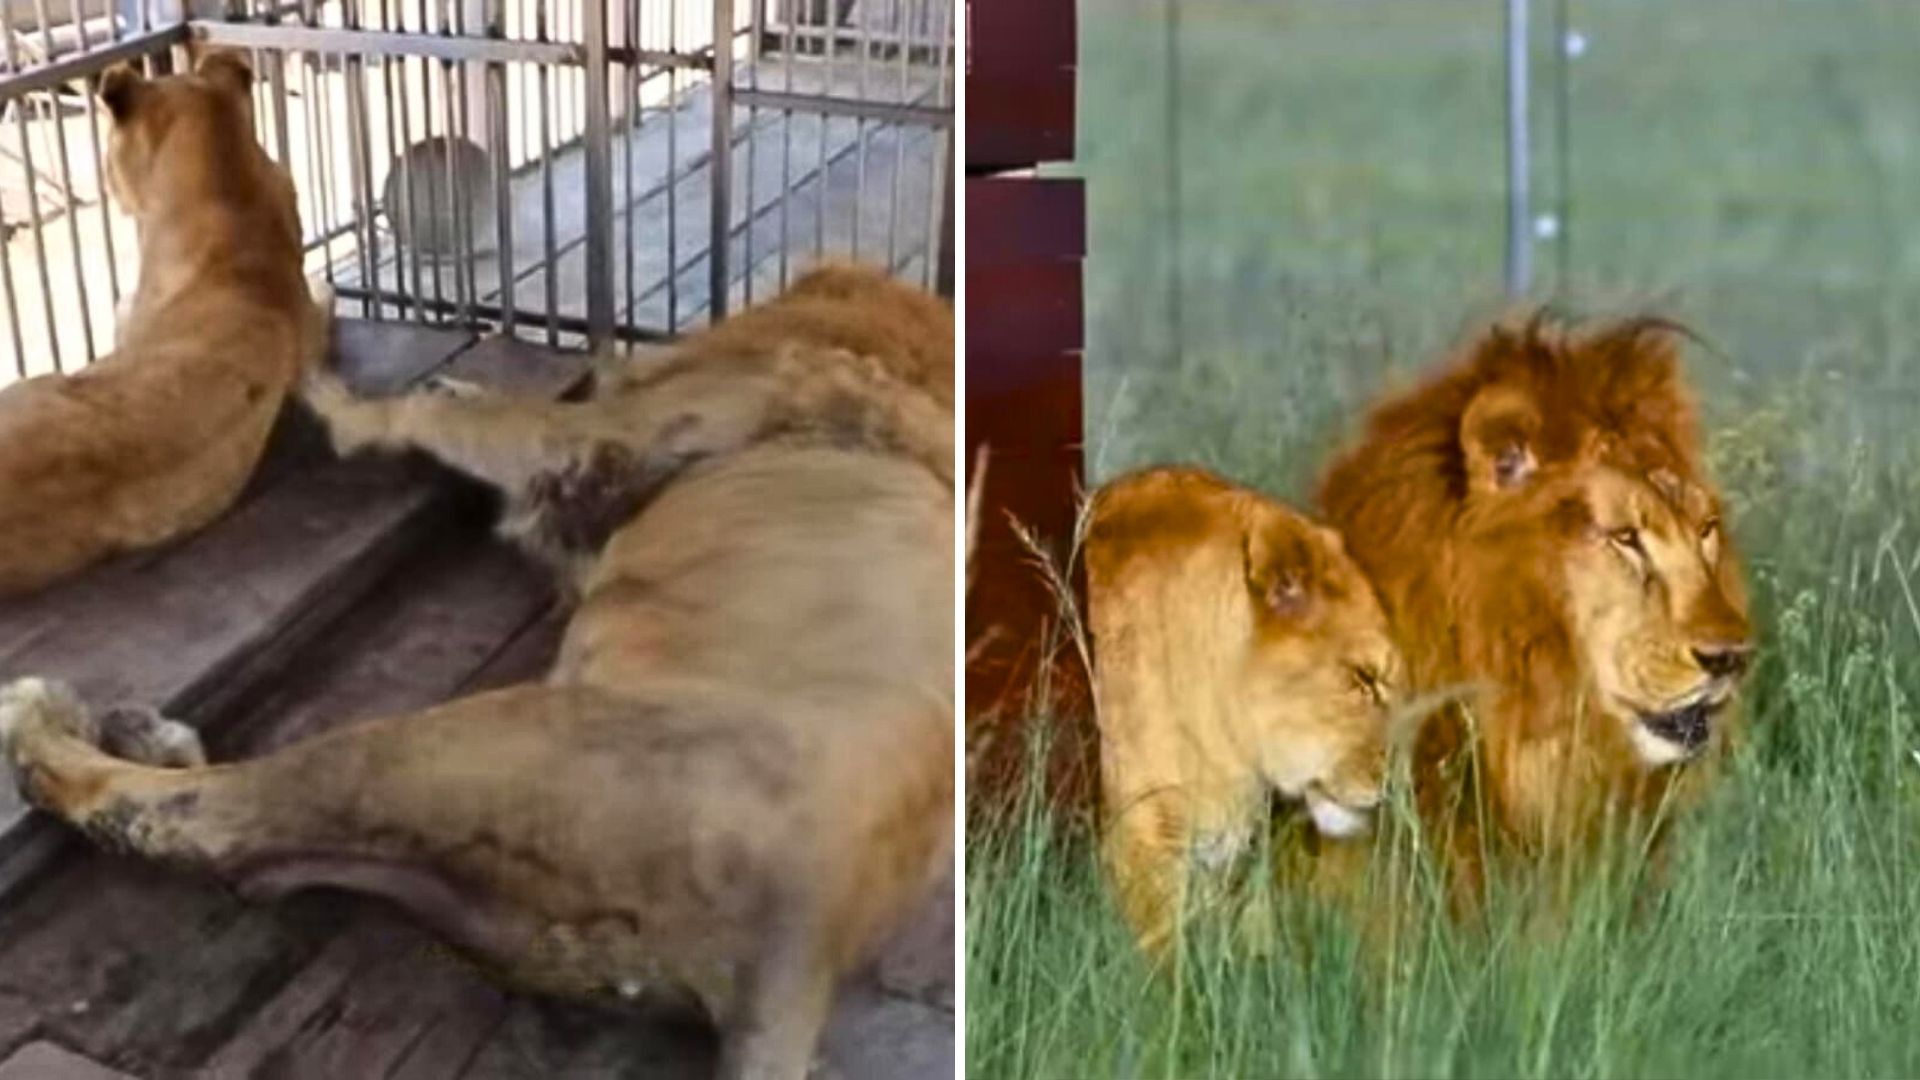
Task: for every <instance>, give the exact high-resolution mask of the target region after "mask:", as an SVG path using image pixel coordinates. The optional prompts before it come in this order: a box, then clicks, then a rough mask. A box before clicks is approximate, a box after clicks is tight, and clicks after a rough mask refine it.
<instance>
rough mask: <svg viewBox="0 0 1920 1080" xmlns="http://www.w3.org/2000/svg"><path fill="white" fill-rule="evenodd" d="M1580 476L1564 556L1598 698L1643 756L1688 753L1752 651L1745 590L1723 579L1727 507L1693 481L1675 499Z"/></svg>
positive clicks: (1633, 483) (1611, 475)
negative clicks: (1689, 496) (1717, 507)
mask: <svg viewBox="0 0 1920 1080" xmlns="http://www.w3.org/2000/svg"><path fill="white" fill-rule="evenodd" d="M1582 479H1583V483H1582V485H1581V486H1582V488H1583V491H1582V498H1581V500H1580V501H1579V502H1578V503H1577V504H1575V505H1576V506H1577V507H1578V508H1579V509H1578V510H1574V511H1573V513H1574V514H1575V515H1576V516H1574V517H1573V518H1572V521H1571V522H1570V524H1577V527H1576V528H1575V529H1574V531H1572V532H1571V533H1570V534H1569V535H1567V536H1565V537H1564V540H1565V542H1566V546H1565V548H1564V551H1563V556H1562V557H1563V559H1564V560H1565V570H1564V572H1565V574H1566V585H1567V589H1566V593H1565V596H1566V603H1567V607H1568V612H1567V614H1568V617H1569V621H1570V622H1571V624H1572V625H1573V626H1574V627H1575V629H1576V633H1575V638H1576V640H1578V641H1579V642H1580V649H1581V652H1582V654H1583V659H1584V664H1585V667H1586V669H1587V673H1588V676H1589V678H1590V679H1591V680H1592V683H1593V689H1594V691H1595V692H1596V696H1597V698H1598V703H1599V705H1600V708H1601V710H1602V711H1603V712H1604V713H1605V714H1607V715H1608V716H1610V717H1611V718H1613V719H1614V720H1616V721H1618V722H1619V723H1622V724H1624V725H1625V730H1626V733H1627V736H1628V738H1629V739H1630V740H1631V742H1632V744H1633V747H1634V749H1635V750H1636V751H1637V752H1638V753H1639V755H1640V758H1641V760H1643V761H1644V762H1646V763H1647V764H1649V765H1664V764H1668V763H1670V762H1674V761H1680V760H1683V759H1686V758H1690V757H1692V756H1694V755H1696V754H1698V753H1699V752H1700V751H1701V749H1702V748H1704V747H1705V746H1706V744H1707V740H1708V739H1709V737H1710V736H1711V735H1712V722H1713V719H1714V717H1715V716H1716V715H1717V714H1718V713H1720V712H1721V711H1722V710H1723V709H1725V707H1726V706H1727V704H1728V703H1729V702H1730V701H1731V700H1732V698H1733V694H1734V691H1735V690H1736V689H1737V688H1738V686H1739V682H1740V679H1741V677H1742V676H1743V675H1744V674H1745V672H1746V668H1747V660H1748V657H1749V655H1750V653H1751V651H1752V642H1751V629H1750V627H1749V625H1748V622H1747V613H1746V606H1745V603H1744V597H1741V596H1739V595H1738V590H1736V589H1729V588H1727V587H1726V585H1725V584H1724V583H1725V582H1726V580H1727V579H1728V576H1729V575H1728V571H1729V569H1730V563H1731V556H1730V553H1729V552H1728V551H1727V550H1726V547H1727V545H1726V541H1725V536H1724V535H1723V527H1722V525H1721V522H1720V517H1719V514H1718V513H1717V512H1715V511H1714V510H1713V509H1712V504H1711V501H1710V500H1708V499H1707V498H1706V497H1705V495H1704V493H1700V492H1699V490H1698V489H1697V488H1695V489H1694V491H1695V499H1693V500H1676V499H1673V498H1671V497H1670V496H1668V495H1667V494H1665V493H1663V492H1661V491H1660V490H1659V487H1660V485H1659V484H1657V483H1655V482H1654V481H1653V480H1651V479H1646V480H1642V479H1636V478H1633V477H1631V476H1630V475H1628V474H1625V473H1622V472H1619V471H1616V470H1614V469H1611V468H1607V467H1595V468H1592V469H1590V470H1588V471H1587V475H1586V476H1584V477H1583V478H1582ZM1675 494H1679V492H1678V491H1677V490H1676V491H1675ZM1689 501H1691V502H1692V503H1693V505H1688V502H1689ZM1582 511H1584V512H1582ZM1736 579H1737V576H1736Z"/></svg>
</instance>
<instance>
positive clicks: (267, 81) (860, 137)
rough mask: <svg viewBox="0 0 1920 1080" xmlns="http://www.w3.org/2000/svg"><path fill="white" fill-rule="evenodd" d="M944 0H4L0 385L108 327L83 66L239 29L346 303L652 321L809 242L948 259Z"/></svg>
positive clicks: (921, 261)
mask: <svg viewBox="0 0 1920 1080" xmlns="http://www.w3.org/2000/svg"><path fill="white" fill-rule="evenodd" d="M954 2H955V0H291V2H288V0H230V2H228V3H226V4H225V5H224V6H215V7H213V8H207V7H204V6H202V5H203V4H204V0H185V4H184V6H183V3H182V0H0V11H3V12H4V13H5V21H4V24H0V33H4V42H0V50H3V51H0V237H4V240H3V241H0V316H4V319H5V327H6V329H5V330H3V331H0V348H5V349H7V350H9V352H8V354H7V355H5V356H0V383H4V382H6V381H11V380H12V379H15V378H19V377H24V376H26V375H31V374H39V373H41V372H45V371H58V370H72V369H73V368H74V367H77V366H79V365H80V364H82V363H85V362H87V361H90V360H91V359H93V358H94V357H96V356H99V355H101V354H103V353H105V352H106V351H108V350H109V348H110V347H111V339H112V327H113V319H112V313H113V308H114V305H115V304H116V303H117V302H118V300H119V298H120V296H121V295H122V294H123V293H124V292H126V291H128V290H129V289H130V288H131V287H132V277H133V272H134V268H135V267H136V266H137V252H136V249H135V241H134V235H133V227H132V223H131V221H130V220H129V219H127V218H125V217H123V216H120V215H118V214H116V213H114V212H111V211H109V209H108V208H107V206H106V199H105V194H104V189H103V187H102V169H101V161H102V154H103V150H104V148H105V144H106V129H105V124H106V117H105V115H104V110H103V109H100V108H98V107H97V106H96V104H95V102H94V101H93V99H92V97H91V95H90V94H89V93H88V92H87V89H86V85H85V81H84V80H86V79H87V78H88V77H89V76H91V75H94V74H96V73H98V72H100V71H101V70H103V69H105V68H106V67H108V66H110V65H112V64H113V63H116V62H118V61H122V60H130V61H134V62H137V63H143V64H145V65H146V66H147V67H148V69H149V71H155V70H158V69H166V68H169V67H177V66H179V65H181V64H184V63H185V60H186V54H185V49H186V47H187V46H188V44H189V43H190V42H205V43H208V44H211V45H218V46H227V47H240V48H245V49H249V50H251V52H252V56H253V61H254V72H255V75H256V77H257V79H256V91H255V110H254V111H255V117H256V124H257V126H258V130H259V135H260V138H261V141H262V143H263V144H264V145H265V146H266V147H267V149H268V152H269V153H271V154H272V155H273V156H274V157H275V158H276V159H277V160H279V161H280V162H281V163H283V164H285V165H286V166H287V167H288V169H289V170H290V171H291V172H292V174H293V176H294V179H295V184H296V187H297V188H298V190H299V194H300V201H301V206H300V210H301V220H302V222H303V224H304V227H305V230H306V233H307V249H308V256H309V265H308V269H309V272H310V273H312V274H313V275H315V276H324V277H325V278H326V279H327V280H329V281H330V282H332V283H333V285H334V286H335V288H336V290H337V292H338V294H339V296H340V297H341V298H342V300H343V303H342V310H343V313H346V314H355V315H360V316H363V317H365V318H370V319H389V320H393V319H397V320H410V321H417V322H421V323H457V324H461V325H469V326H491V327H496V328H498V329H500V330H502V331H504V332H507V333H515V334H519V335H521V336H523V337H531V338H534V339H536V340H544V341H546V342H548V343H550V344H554V345H577V344H582V343H588V344H592V343H598V342H599V341H602V340H605V339H607V338H610V337H619V338H625V339H630V340H647V339H658V338H664V337H668V336H671V335H673V334H675V333H678V332H680V331H683V330H685V329H687V328H688V327H690V326H695V325H698V324H700V323H702V322H704V321H705V320H708V319H711V318H716V317H719V316H721V315H724V314H725V312H726V311H727V310H728V309H729V307H735V306H738V305H740V304H742V303H747V302H751V301H753V300H754V299H755V298H756V297H760V296H764V295H766V294H768V293H770V292H772V291H777V290H778V289H779V288H780V287H781V286H782V285H783V284H784V283H785V282H786V281H787V280H788V278H789V277H790V276H791V275H792V274H793V273H794V272H795V270H796V268H798V267H803V266H804V265H805V264H806V263H808V262H810V261H812V260H814V259H816V258H820V257H825V256H836V255H837V256H851V257H854V258H858V259H862V260H866V261H872V262H884V263H885V264H886V265H888V266H890V267H892V269H893V270H894V272H895V273H897V274H899V275H901V276H903V277H907V278H909V279H911V280H915V281H918V282H921V283H923V284H927V285H929V286H933V285H936V284H939V285H944V284H945V283H947V282H950V280H951V274H952V245H951V242H950V237H951V222H950V215H951V212H952V205H953V178H952V156H953V136H952V133H953V42H954V14H953V5H954Z"/></svg>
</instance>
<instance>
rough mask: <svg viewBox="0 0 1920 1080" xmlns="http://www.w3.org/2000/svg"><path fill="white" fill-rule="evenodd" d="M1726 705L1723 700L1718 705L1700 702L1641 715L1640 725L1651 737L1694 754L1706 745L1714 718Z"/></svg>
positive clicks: (1710, 702) (1712, 702)
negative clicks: (1653, 736) (1663, 740)
mask: <svg viewBox="0 0 1920 1080" xmlns="http://www.w3.org/2000/svg"><path fill="white" fill-rule="evenodd" d="M1726 703H1727V699H1725V698H1722V699H1721V700H1719V701H1711V700H1708V699H1705V698H1702V699H1701V700H1699V701H1696V702H1694V703H1693V704H1691V705H1683V706H1681V707H1680V708H1678V709H1670V710H1668V711H1667V712H1662V713H1641V714H1640V723H1641V726H1643V727H1645V728H1646V729H1647V731H1648V732H1650V733H1652V734H1653V735H1655V736H1657V737H1659V738H1662V739H1665V740H1666V741H1668V742H1670V743H1673V744H1674V745H1676V746H1679V747H1682V748H1683V749H1685V750H1686V752H1687V753H1688V754H1694V753H1697V752H1698V751H1699V750H1700V748H1701V747H1703V746H1705V745H1707V739H1708V737H1710V736H1711V735H1712V734H1713V717H1714V715H1715V714H1716V713H1718V712H1719V711H1720V710H1721V708H1722V707H1724V706H1725V705H1726Z"/></svg>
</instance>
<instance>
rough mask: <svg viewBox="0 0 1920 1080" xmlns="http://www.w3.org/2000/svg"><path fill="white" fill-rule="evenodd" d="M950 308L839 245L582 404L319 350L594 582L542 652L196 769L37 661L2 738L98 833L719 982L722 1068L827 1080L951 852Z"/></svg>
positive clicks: (375, 404)
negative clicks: (384, 712)
mask: <svg viewBox="0 0 1920 1080" xmlns="http://www.w3.org/2000/svg"><path fill="white" fill-rule="evenodd" d="M952 333H953V319H952V314H951V311H950V309H949V308H947V307H946V305H945V304H944V303H942V302H940V301H938V300H937V299H935V298H932V297H930V296H927V295H925V294H922V293H919V292H917V291H915V290H912V289H909V288H908V287H906V286H904V285H900V284H898V283H895V282H893V281H891V280H889V279H887V278H885V277H884V276H882V275H881V274H879V273H878V272H873V271H867V270H863V269H857V268H838V267H836V268H829V269H823V270H819V271H816V272H814V273H812V274H810V275H808V276H806V277H803V278H801V279H800V280H799V281H798V282H797V283H796V284H795V285H794V287H793V288H792V289H791V290H790V291H788V292H787V293H786V294H785V295H783V296H781V297H779V298H777V299H775V300H773V301H772V302H770V303H768V304H766V305H764V306H762V307H759V308H757V309H753V310H749V311H747V312H745V313H743V314H741V315H740V316H738V317H737V318H735V319H733V320H732V321H730V322H726V323H723V324H722V325H720V326H718V327H717V328H715V329H712V330H710V331H708V332H706V333H704V334H700V335H698V336H696V337H694V338H692V339H690V340H688V341H687V342H685V343H684V344H683V345H681V346H679V347H677V348H675V349H673V350H672V351H671V352H670V354H669V355H668V356H667V358H666V359H665V361H664V362H663V363H661V364H660V365H658V366H657V367H656V368H654V369H653V370H651V371H649V372H647V373H645V374H642V375H637V376H635V377H633V378H631V379H624V378H621V377H618V376H615V377H613V378H610V379H608V380H606V381H605V382H603V384H602V385H601V387H600V391H599V393H598V394H597V395H596V396H594V397H593V398H592V399H591V400H589V401H585V402H580V403H572V404H568V403H548V402H543V401H532V400H516V399H512V398H507V397H490V396H485V395H482V396H479V397H466V396H459V395H448V394H446V393H439V392H434V391H428V392H423V393H417V394H415V395H412V396H406V397H401V398H396V399H387V400H356V399H354V398H352V397H351V396H349V395H348V394H347V392H346V391H345V389H344V388H343V387H341V386H340V385H339V384H338V383H337V382H335V381H334V380H333V379H332V377H331V376H330V375H319V376H316V377H315V378H314V379H313V381H312V383H311V384H310V387H309V397H310V399H311V400H312V401H314V403H315V405H316V407H317V408H318V411H319V412H320V413H321V415H322V416H323V417H325V418H326V419H327V420H328V421H329V422H330V424H331V428H332V431H333V435H334V438H335V440H336V444H337V445H339V446H340V447H341V449H343V450H349V449H354V448H358V447H360V446H363V445H378V446H386V447H402V446H411V447H417V448H419V449H422V450H425V451H427V452H428V453H431V454H434V455H436V456H439V457H441V458H442V459H444V460H446V461H448V462H450V463H452V464H454V465H456V466H458V467H460V468H462V469H465V470H467V471H469V472H471V473H473V474H474V475H476V476H479V477H481V478H483V479H486V480H488V481H491V482H492V483H493V484H495V485H497V486H498V487H499V488H501V489H502V491H503V492H504V493H505V495H506V498H507V502H508V509H507V519H506V522H507V525H508V526H509V528H510V529H511V530H512V531H513V532H514V533H515V534H516V535H518V536H520V537H522V538H523V539H525V540H526V541H528V542H529V543H530V544H531V545H532V546H533V547H534V548H535V549H536V550H537V551H539V552H540V553H541V554H542V555H544V556H546V557H548V558H550V559H553V560H555V561H556V562H557V563H558V564H559V565H560V566H562V567H563V568H564V569H565V570H566V571H567V572H568V573H569V574H570V575H571V577H572V584H573V588H574V591H575V592H576V594H577V597H578V601H577V608H576V610H575V611H574V613H573V615H572V617H571V620H570V622H569V623H568V625H567V628H566V631H565V635H564V638H563V641H562V643H561V647H560V652H559V655H558V657H557V659H556V661H555V663H554V665H553V668H552V670H551V671H550V672H549V673H548V675H547V677H546V678H545V679H544V680H542V681H540V682H535V683H529V684H526V685H522V686H515V687H511V688H507V689H503V690H498V691H493V692H489V693H483V694H479V695H476V696H473V697H469V698H465V699H463V700H458V701H454V702H451V703H449V704H446V705H443V706H440V707H438V708H433V709H428V710H427V711H425V712H422V713H419V714H417V715H412V716H399V717H392V718H389V719H385V720H376V721H374V722H371V723H368V724H365V725H361V726H356V727H352V728H348V729H345V730H342V731H338V732H336V733H333V734H330V735H327V736H324V737H321V738H317V739H314V740H312V741H310V742H307V743H303V744H297V745H294V746H292V747H289V748H287V749H285V750H283V751H281V752H279V753H276V754H273V755H270V756H268V757H264V758H260V759H257V760H253V761H247V762H242V763H236V764H229V765H218V766H211V767H206V766H191V767H184V768H157V767H153V766H151V765H147V764H139V763H136V762H134V761H128V760H121V759H117V758H115V757H111V756H108V754H107V753H104V752H103V751H102V750H100V749H97V748H96V747H98V746H100V745H102V744H103V743H104V744H105V745H106V746H108V747H119V748H122V750H123V752H127V751H131V753H132V756H137V757H141V758H145V759H147V760H149V761H156V762H159V761H172V762H183V761H192V760H193V759H194V758H195V757H196V756H197V755H196V754H194V753H193V752H192V751H193V747H192V739H191V733H190V732H183V731H181V730H180V729H179V728H178V727H177V725H173V724H172V723H171V722H169V721H164V720H161V719H159V718H157V717H154V716H152V715H151V714H147V713H142V712H139V711H137V710H135V711H122V712H115V713H110V714H109V715H108V716H106V717H103V718H101V719H99V720H95V719H93V718H91V717H90V716H89V715H88V712H87V710H86V709H85V708H84V707H83V706H82V705H81V704H80V703H79V702H78V701H76V700H74V699H73V697H72V695H71V694H70V693H69V692H67V691H65V690H63V689H61V688H59V687H57V686H53V685H49V684H47V683H45V682H42V681H40V680H33V679H28V680H22V681H20V682H16V683H14V684H13V685H12V686H11V687H9V688H7V689H6V690H4V691H0V747H3V748H4V750H5V751H6V753H7V754H8V756H9V757H10V758H11V760H12V762H13V764H14V767H15V768H16V769H17V770H18V773H19V777H20V782H21V786H22V789H23V791H24V792H25V794H26V795H27V797H28V798H29V799H31V800H32V801H33V802H34V803H35V804H36V805H38V806H40V807H43V808H45V809H47V810H49V811H51V812H53V813H55V814H57V815H59V816H60V817H62V818H65V819H66V820H68V821H70V822H73V823H74V824H76V825H78V826H79V827H80V828H81V829H83V830H85V831H86V832H87V833H88V834H90V835H91V836H93V837H94V838H95V839H97V840H99V841H100V842H102V843H104V844H108V845H111V846H116V847H123V848H128V849H131V850H134V851H137V852H140V853H144V854H147V855H150V856H152V857H154V858H158V859H164V860H168V861H172V862H177V863H181V864H184V865H189V866H196V867H203V868H207V869H211V870H213V871H214V872H216V873H218V874H221V875H222V876H225V877H227V878H229V879H231V880H234V881H236V882H237V883H239V884H240V885H241V886H242V887H243V888H244V889H247V890H249V891H257V892H260V893H264V894H267V895H274V894H278V893H282V892H285V891H287V890H290V889H295V888H301V887H306V886H312V885H332V886H339V887H345V888H351V889H358V890H361V891H365V892H370V893H374V894H378V895H381V896H385V897H388V898H390V899H392V900H393V901H395V902H397V903H398V904H400V905H401V906H402V907H404V908H406V909H408V910H409V911H411V912H412V913H414V914H415V915H416V916H418V917H419V918H420V919H422V920H423V921H424V922H426V923H427V924H429V925H430V926H432V927H434V928H436V929H437V930H438V931H439V932H440V933H441V934H443V935H445V936H446V937H447V938H448V939H450V940H451V941H452V942H454V943H456V944H457V945H459V946H462V947H463V948H464V949H465V950H466V951H468V952H470V953H472V954H474V955H476V956H477V957H479V958H481V959H482V960H484V961H487V962H488V963H489V964H490V965H491V966H494V967H496V968H499V969H502V970H503V971H504V973H505V974H507V975H508V976H510V977H512V978H515V979H517V980H518V981H520V982H521V983H522V984H524V985H527V986H528V987H530V988H532V989H536V990H544V991H549V992H553V993H560V994H569V995H610V996H612V997H614V998H626V997H637V996H640V995H642V994H643V992H645V991H648V990H653V989H656V988H657V989H662V990H668V991H673V990H681V991H691V993H692V994H693V995H694V997H695V998H696V999H697V1000H698V1001H699V1002H700V1003H701V1004H703V1005H704V1006H705V1008H706V1010H707V1011H708V1013H709V1015H710V1016H711V1017H712V1018H713V1019H714V1020H715V1021H716V1022H717V1023H718V1024H719V1025H720V1027H721V1029H722V1033H723V1039H722V1060H721V1066H722V1074H723V1075H725V1076H729V1077H765V1078H783V1080H792V1078H795V1077H799V1076H801V1075H803V1074H804V1073H806V1071H807V1069H808V1063H809V1061H810V1060H811V1057H812V1054H813V1051H814V1046H815V1043H816V1041H817V1038H818V1034H819V1031H820V1028H821V1025H822V1022H823V1020H824V1018H825V1016H826V1014H827V1009H828V1006H829V1004H830V1002H831V998H832V994H833V990H834V987H835V985H836V983H837V981H838V979H839V977H840V976H841V975H842V974H843V973H845V972H846V971H848V970H849V969H850V968H851V967H853V966H854V965H856V964H857V963H859V962H861V960H862V959H863V958H865V957H867V956H869V955H870V954H871V953H872V951H873V950H874V949H875V947H876V946H877V945H878V944H879V943H880V942H881V941H882V940H883V939H884V938H885V937H886V936H887V935H889V934H890V933H891V932H892V931H893V930H894V929H895V928H896V926H897V925H898V924H900V923H901V922H902V920H903V918H904V917H905V916H907V915H909V914H910V913H911V911H912V909H913V908H914V907H916V906H917V905H918V904H919V903H921V902H922V901H924V900H925V899H926V898H927V896H928V890H929V888H930V887H931V886H932V884H933V883H934V881H935V880H936V879H937V877H938V876H939V875H940V874H941V872H942V871H943V869H944V868H945V867H947V866H949V865H950V861H951V850H952V840H953V796H954V790H953V774H954V768H953V765H954V759H953V742H954V701H953V652H954V641H953V588H954V544H953V528H954V524H953V518H954V513H953V510H954V492H953V487H952V459H951V457H952V453H953V435H952V419H951V417H952V394H953V387H952V384H951V377H952V376H951V373H952V369H953V356H952V340H953V339H952ZM936 450H939V451H941V452H938V453H936V452H935V451H936Z"/></svg>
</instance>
